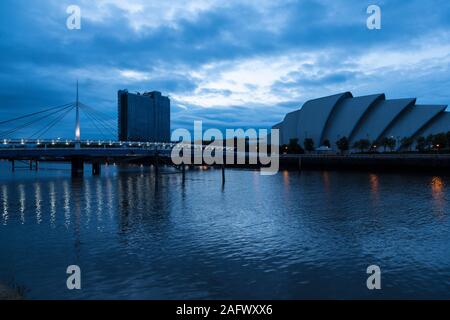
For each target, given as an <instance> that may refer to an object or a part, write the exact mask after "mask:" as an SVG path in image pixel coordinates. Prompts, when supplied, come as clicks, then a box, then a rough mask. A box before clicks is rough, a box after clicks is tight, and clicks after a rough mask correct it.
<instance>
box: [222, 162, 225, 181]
mask: <svg viewBox="0 0 450 320" xmlns="http://www.w3.org/2000/svg"><path fill="white" fill-rule="evenodd" d="M224 184H225V163H223V164H222V185H224Z"/></svg>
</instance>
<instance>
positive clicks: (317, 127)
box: [273, 92, 450, 149]
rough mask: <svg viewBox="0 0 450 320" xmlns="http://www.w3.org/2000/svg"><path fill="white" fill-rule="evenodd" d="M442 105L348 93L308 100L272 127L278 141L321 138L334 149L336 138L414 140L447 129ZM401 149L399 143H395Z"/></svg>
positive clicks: (317, 142)
mask: <svg viewBox="0 0 450 320" xmlns="http://www.w3.org/2000/svg"><path fill="white" fill-rule="evenodd" d="M446 108H447V106H446V105H420V104H416V99H415V98H409V99H390V100H387V99H386V97H385V95H384V94H374V95H369V96H361V97H353V95H352V94H351V92H345V93H340V94H336V95H332V96H328V97H323V98H318V99H314V100H309V101H307V102H305V103H304V104H303V106H302V107H301V109H299V110H296V111H293V112H290V113H288V114H287V115H286V116H285V117H284V120H283V121H282V122H280V123H279V124H276V125H275V126H273V128H274V129H279V130H280V132H279V133H280V144H288V143H289V140H290V139H295V138H296V139H298V142H299V143H300V145H303V141H304V140H305V138H311V139H313V141H314V144H315V146H320V145H322V144H323V142H324V141H325V140H328V141H330V144H331V148H332V149H336V141H338V140H339V139H340V138H342V137H347V139H348V140H349V143H350V146H352V145H353V144H354V142H355V141H358V140H361V139H368V140H370V141H372V142H373V141H380V140H381V139H382V138H383V137H393V138H395V139H396V140H397V141H401V139H403V138H405V137H406V138H412V139H415V138H416V137H418V136H427V135H429V134H436V133H441V132H447V131H450V112H446V111H445V109H446ZM397 148H401V144H400V143H399V144H397Z"/></svg>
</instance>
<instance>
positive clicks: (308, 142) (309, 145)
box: [303, 138, 314, 152]
mask: <svg viewBox="0 0 450 320" xmlns="http://www.w3.org/2000/svg"><path fill="white" fill-rule="evenodd" d="M303 145H304V147H305V150H306V151H309V152H311V151H314V140H313V139H311V138H305V140H304V141H303Z"/></svg>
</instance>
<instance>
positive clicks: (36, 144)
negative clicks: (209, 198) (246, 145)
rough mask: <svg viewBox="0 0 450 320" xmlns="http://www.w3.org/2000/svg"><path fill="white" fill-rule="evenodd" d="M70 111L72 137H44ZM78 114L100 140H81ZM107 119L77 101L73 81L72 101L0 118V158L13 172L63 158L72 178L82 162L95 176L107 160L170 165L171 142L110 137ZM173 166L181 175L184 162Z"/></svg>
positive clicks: (80, 171)
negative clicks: (72, 120)
mask: <svg viewBox="0 0 450 320" xmlns="http://www.w3.org/2000/svg"><path fill="white" fill-rule="evenodd" d="M71 112H75V125H74V138H73V139H62V138H53V139H49V138H48V137H47V138H46V134H47V135H48V133H49V132H51V130H52V129H53V128H55V126H57V125H58V124H61V122H62V121H63V119H64V118H66V117H67V116H68V115H69V114H70V113H71ZM80 113H82V114H84V116H85V117H86V119H87V120H89V121H90V122H91V124H92V125H93V127H94V128H95V129H96V130H97V132H98V134H99V135H100V136H102V137H103V138H102V139H84V140H82V139H81V126H80ZM107 118H108V117H107V115H105V114H102V113H101V112H99V111H97V110H95V109H94V108H92V107H89V106H88V105H86V104H83V103H81V102H80V101H79V98H78V84H77V93H76V101H75V102H73V103H67V104H64V105H59V106H56V107H49V108H45V109H43V110H39V111H36V112H33V113H29V114H25V115H21V116H18V117H15V118H12V119H8V120H4V121H0V159H2V160H8V161H10V162H11V169H12V170H13V171H14V170H15V169H16V168H18V167H19V166H17V163H23V162H26V163H27V167H29V168H30V170H38V163H39V162H41V161H66V162H70V163H71V168H72V170H71V171H72V176H74V177H77V176H82V175H83V173H84V163H92V174H93V175H99V174H100V171H101V164H104V163H108V162H114V163H130V162H131V163H133V162H138V163H148V164H153V165H155V166H156V169H157V168H158V165H159V164H169V165H172V166H174V165H173V163H172V161H171V158H170V154H171V151H172V149H173V148H174V147H175V146H176V144H175V143H170V142H147V141H117V140H114V139H113V138H112V137H117V127H116V125H115V124H112V123H111V121H110V120H108V119H107ZM24 129H27V130H28V132H31V133H28V135H27V137H26V138H17V137H16V136H17V134H18V133H20V132H22V131H23V130H24ZM185 147H186V145H185ZM189 147H190V148H192V149H193V150H194V149H197V150H198V149H201V150H204V149H207V148H208V147H207V146H203V145H195V144H190V145H189ZM215 149H218V148H215ZM219 149H222V151H224V153H226V152H233V153H234V149H232V148H219ZM192 163H194V162H192ZM22 167H23V166H22ZM174 167H176V168H177V169H179V170H180V171H181V172H183V176H184V170H185V169H184V165H183V166H174Z"/></svg>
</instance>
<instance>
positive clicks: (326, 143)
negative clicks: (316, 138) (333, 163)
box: [322, 139, 331, 148]
mask: <svg viewBox="0 0 450 320" xmlns="http://www.w3.org/2000/svg"><path fill="white" fill-rule="evenodd" d="M322 146H325V147H328V148H331V143H330V140H328V139H325V140H323V142H322Z"/></svg>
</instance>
